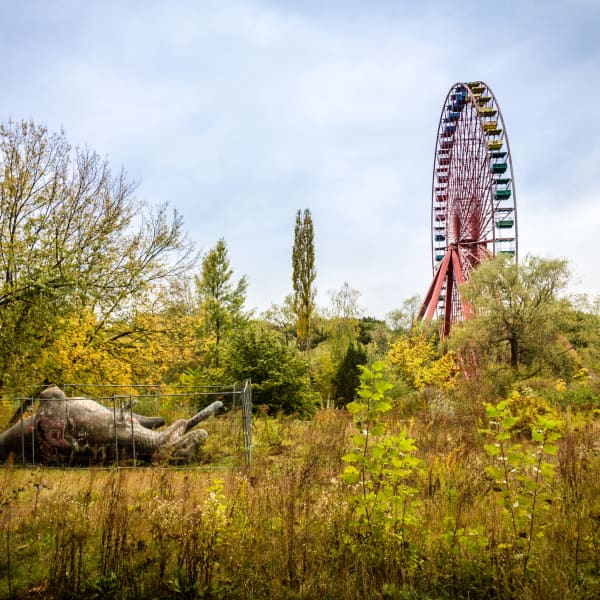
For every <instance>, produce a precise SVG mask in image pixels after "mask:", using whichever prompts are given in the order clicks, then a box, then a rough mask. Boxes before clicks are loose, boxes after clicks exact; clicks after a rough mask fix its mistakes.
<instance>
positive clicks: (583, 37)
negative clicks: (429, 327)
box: [0, 0, 600, 317]
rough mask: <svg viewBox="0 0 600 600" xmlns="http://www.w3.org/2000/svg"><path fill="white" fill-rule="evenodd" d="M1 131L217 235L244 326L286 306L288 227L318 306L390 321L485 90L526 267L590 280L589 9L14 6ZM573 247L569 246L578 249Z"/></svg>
mask: <svg viewBox="0 0 600 600" xmlns="http://www.w3.org/2000/svg"><path fill="white" fill-rule="evenodd" d="M7 22H10V24H11V27H10V28H7V35H5V36H3V37H2V39H0V51H2V53H3V56H5V57H6V58H7V60H6V64H7V68H6V73H5V78H4V81H3V94H1V95H0V117H1V118H2V119H4V118H8V117H13V118H16V119H19V118H29V117H32V118H33V119H34V120H36V121H38V122H41V123H44V124H47V125H48V126H49V127H50V128H51V129H58V128H59V127H61V126H64V128H65V130H66V134H67V137H68V138H69V139H70V140H71V141H72V142H73V143H74V144H79V145H84V144H85V145H88V146H89V147H91V148H93V149H95V150H97V151H98V152H99V153H100V154H102V155H107V156H108V158H109V160H110V161H111V163H112V164H114V165H115V168H119V167H120V166H121V165H124V166H125V168H126V169H127V170H128V172H129V173H130V175H131V177H132V178H133V179H135V180H138V181H140V186H139V188H138V195H139V196H140V197H142V198H144V199H146V200H148V201H151V202H156V203H158V202H163V201H169V202H170V204H171V205H172V206H174V207H176V208H177V209H178V210H180V211H181V212H182V213H183V215H184V219H185V223H186V227H187V229H188V230H189V232H190V237H192V238H193V239H195V240H196V241H197V244H198V246H199V247H200V248H204V249H208V248H209V247H211V246H213V245H214V244H215V243H216V241H217V240H218V239H219V238H221V237H224V238H225V239H226V241H227V243H228V247H229V249H230V256H231V259H232V264H233V267H234V269H235V272H236V274H239V275H240V276H241V275H242V274H246V275H248V278H249V282H250V288H249V304H250V305H251V306H255V307H257V308H258V309H259V310H263V309H264V308H267V307H268V306H269V304H270V303H271V302H281V301H282V300H283V298H284V297H285V295H286V294H287V293H288V292H289V291H290V289H291V248H292V242H293V226H294V218H295V213H296V210H298V209H301V208H305V207H307V208H310V209H311V211H312V213H313V219H314V223H315V238H316V240H315V241H316V251H317V254H316V262H317V270H318V278H317V286H318V288H319V290H320V293H319V301H320V302H327V297H326V291H327V290H328V289H339V287H340V286H341V285H342V284H343V282H344V281H348V283H349V284H350V285H351V286H352V287H354V288H356V289H358V290H359V291H360V292H361V293H362V296H361V303H362V304H363V305H364V306H365V308H366V310H367V312H368V313H369V314H372V315H375V316H379V317H383V316H384V315H385V313H386V312H388V311H389V310H391V309H393V308H395V307H397V306H399V305H400V304H401V303H402V301H403V300H404V299H405V298H408V297H410V296H412V295H414V294H416V293H418V294H421V295H422V294H424V293H425V291H426V289H427V287H428V285H429V281H430V279H431V255H430V252H431V251H430V231H429V215H430V203H431V169H432V163H433V152H434V147H435V135H436V131H437V124H438V119H439V116H440V111H441V109H442V104H443V102H444V98H445V96H446V93H447V91H448V89H449V88H450V86H451V85H452V84H453V83H454V82H456V81H460V80H463V81H464V80H471V79H477V78H481V79H484V80H485V81H486V82H487V83H488V84H489V85H490V86H491V87H492V89H493V90H494V92H495V94H496V96H497V98H498V101H499V103H500V106H501V108H502V111H503V114H504V117H505V119H506V125H507V130H508V135H509V138H510V142H511V150H512V154H513V164H514V172H515V177H516V189H517V202H518V210H519V231H520V247H521V250H522V251H531V252H534V253H536V254H541V255H555V256H556V255H557V256H562V255H563V254H562V253H565V254H566V255H568V256H569V257H571V258H572V261H573V263H574V270H575V271H578V270H579V271H581V272H582V273H583V279H584V284H583V285H589V286H590V288H592V289H594V288H595V289H597V287H598V286H597V282H596V281H595V279H594V277H593V276H592V275H591V273H593V272H594V271H595V269H594V268H593V265H592V262H591V261H592V258H591V257H593V255H594V247H593V243H594V241H595V238H594V237H592V235H593V223H597V222H598V220H597V217H598V216H600V215H598V214H597V213H598V209H597V208H596V206H597V204H598V203H597V196H596V195H595V190H596V187H597V183H596V177H595V171H596V170H597V168H596V166H597V164H598V159H600V142H599V141H598V140H599V138H598V135H597V129H598V128H597V125H596V124H595V116H594V115H595V114H596V111H597V109H596V106H595V104H596V98H597V91H598V90H597V87H598V85H599V83H598V78H597V73H598V69H599V68H600V50H599V46H600V42H599V41H598V38H597V35H596V34H595V31H596V29H597V27H598V25H599V24H600V13H599V9H598V8H597V6H596V4H595V3H594V2H593V1H591V0H590V1H584V0H579V1H578V2H574V3H570V4H569V5H568V6H564V5H563V4H562V3H558V2H554V3H552V2H551V3H545V2H544V3H540V2H535V1H533V0H529V1H525V2H506V3H504V4H503V5H502V7H500V8H499V9H498V10H495V11H492V13H490V11H489V7H488V6H487V5H484V4H481V3H479V2H467V3H463V4H461V5H460V6H459V5H456V4H447V3H442V2H434V1H426V2H422V3H418V4H417V3H413V4H410V5H406V3H395V2H375V3H371V4H365V3H361V2H356V1H354V0H352V1H351V0H348V1H344V2H341V1H340V0H334V1H333V2H331V3H321V2H312V1H311V2H308V1H307V2H303V3H301V4H300V3H298V4H293V3H279V2H259V1H256V2H247V1H245V2H241V1H240V2H233V3H218V2H203V3H198V2H192V1H191V0H190V1H180V2H176V3H172V2H165V1H158V0H157V1H149V2H146V3H144V10H140V8H139V6H138V5H136V4H135V3H123V2H117V1H116V0H115V1H107V2H102V3H85V4H82V3H80V2H75V1H70V0H63V1H62V2H57V3H52V4H51V5H50V4H48V3H45V2H33V1H27V0H26V1H25V2H23V3H18V4H14V5H11V8H10V10H8V11H7ZM578 231H580V232H581V233H577V232H578Z"/></svg>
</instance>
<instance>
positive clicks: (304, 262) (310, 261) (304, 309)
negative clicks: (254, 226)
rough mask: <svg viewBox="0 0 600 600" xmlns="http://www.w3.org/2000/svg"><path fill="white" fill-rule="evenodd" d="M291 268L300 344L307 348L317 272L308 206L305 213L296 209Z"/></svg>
mask: <svg viewBox="0 0 600 600" xmlns="http://www.w3.org/2000/svg"><path fill="white" fill-rule="evenodd" d="M292 268H293V274H292V282H293V286H294V303H293V306H294V314H295V316H296V333H297V335H298V340H299V342H300V346H301V347H302V348H304V349H305V350H308V349H309V348H310V338H311V326H312V316H313V312H314V308H315V295H316V289H315V288H314V286H313V284H314V281H315V278H316V276H317V271H316V269H315V248H314V231H313V222H312V217H311V214H310V210H309V209H308V208H306V209H304V214H302V212H301V211H300V210H299V211H298V212H297V213H296V227H295V230H294V248H293V251H292Z"/></svg>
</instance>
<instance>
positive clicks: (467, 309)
mask: <svg viewBox="0 0 600 600" xmlns="http://www.w3.org/2000/svg"><path fill="white" fill-rule="evenodd" d="M452 259H453V260H452V263H453V268H454V273H455V280H456V285H457V286H458V296H459V298H460V304H461V306H462V311H463V315H464V317H465V319H466V320H468V319H470V318H471V305H470V304H469V303H468V302H467V301H466V300H465V299H464V298H463V296H462V294H461V293H460V288H461V286H462V285H463V283H464V282H465V280H464V278H463V274H462V267H461V265H460V258H459V256H458V252H457V251H456V249H455V248H452Z"/></svg>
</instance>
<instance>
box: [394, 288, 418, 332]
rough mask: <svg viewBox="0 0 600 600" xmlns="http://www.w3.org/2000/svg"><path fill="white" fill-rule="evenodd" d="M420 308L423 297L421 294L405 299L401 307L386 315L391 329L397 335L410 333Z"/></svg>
mask: <svg viewBox="0 0 600 600" xmlns="http://www.w3.org/2000/svg"><path fill="white" fill-rule="evenodd" d="M419 308H421V298H419V296H416V295H415V296H411V297H410V298H407V299H406V300H404V301H403V302H402V306H401V307H400V308H396V309H395V310H392V311H390V312H389V313H388V314H387V315H386V320H387V322H388V325H389V327H390V329H391V330H392V331H393V332H394V333H395V334H396V335H398V334H401V333H409V332H410V331H411V330H412V328H413V325H414V323H415V319H416V318H417V315H418V314H419Z"/></svg>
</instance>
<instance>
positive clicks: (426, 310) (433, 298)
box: [419, 250, 451, 321]
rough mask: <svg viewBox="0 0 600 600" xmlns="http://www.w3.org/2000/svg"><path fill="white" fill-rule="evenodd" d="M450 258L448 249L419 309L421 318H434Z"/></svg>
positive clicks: (427, 319) (426, 319)
mask: <svg viewBox="0 0 600 600" xmlns="http://www.w3.org/2000/svg"><path fill="white" fill-rule="evenodd" d="M450 258H451V252H450V250H448V251H447V252H446V254H445V255H444V258H443V259H442V262H441V264H440V268H439V269H438V271H437V273H436V274H435V277H434V278H433V281H432V282H431V285H430V286H429V290H428V291H427V294H426V296H425V300H424V301H423V305H422V306H421V310H420V311H419V319H423V320H425V321H431V319H433V313H434V312H435V307H436V305H437V303H438V300H439V298H440V292H441V291H442V286H443V284H444V279H445V278H446V273H447V272H448V265H449V264H450Z"/></svg>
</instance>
